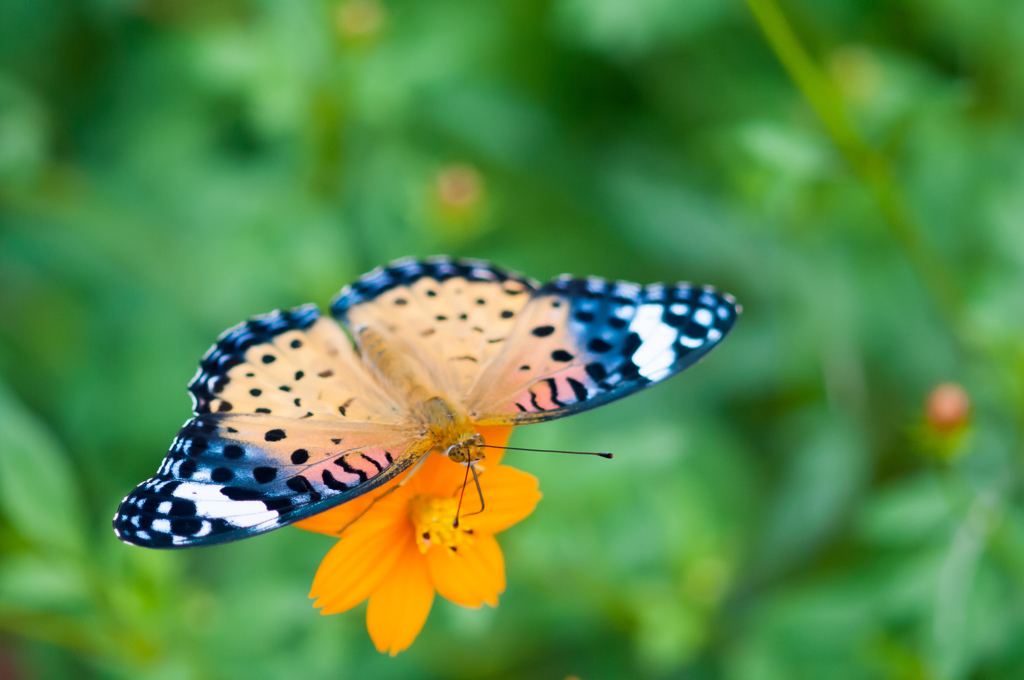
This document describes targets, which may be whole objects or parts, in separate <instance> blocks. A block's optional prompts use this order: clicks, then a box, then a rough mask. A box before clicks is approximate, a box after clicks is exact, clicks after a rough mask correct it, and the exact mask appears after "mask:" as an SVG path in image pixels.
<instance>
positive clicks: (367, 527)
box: [309, 512, 415, 614]
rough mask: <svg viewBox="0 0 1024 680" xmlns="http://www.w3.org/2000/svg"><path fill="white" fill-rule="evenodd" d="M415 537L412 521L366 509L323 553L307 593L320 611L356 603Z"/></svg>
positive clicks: (343, 608)
mask: <svg viewBox="0 0 1024 680" xmlns="http://www.w3.org/2000/svg"><path fill="white" fill-rule="evenodd" d="M409 545H412V546H415V541H414V539H413V535H412V525H411V524H409V522H408V521H406V522H397V523H396V522H394V521H391V520H390V518H387V517H384V518H381V517H378V516H376V515H375V514H374V513H372V512H371V513H367V514H366V515H365V516H364V517H362V518H361V519H360V520H359V521H358V522H356V523H355V524H353V525H352V526H350V527H349V528H348V529H347V530H346V531H345V535H344V536H343V537H342V539H341V540H340V541H338V543H337V544H336V545H335V546H334V547H333V548H331V551H330V552H328V553H327V556H326V557H324V559H323V562H321V563H320V568H319V569H317V572H316V576H315V577H314V578H313V587H312V589H311V590H310V593H309V596H310V597H315V598H316V602H314V603H313V606H314V607H320V608H321V610H322V611H321V612H320V613H321V614H335V613H337V612H343V611H346V610H348V609H351V608H352V607H354V606H356V605H357V604H359V603H360V602H362V601H363V600H365V599H366V598H367V597H369V596H370V594H371V593H372V592H373V591H374V590H375V589H376V588H377V587H378V586H379V585H380V584H381V583H382V582H383V581H384V580H385V579H387V578H389V577H391V575H392V573H393V572H394V571H395V568H396V565H397V564H398V561H399V559H400V558H401V556H402V555H403V551H404V548H406V547H407V546H409Z"/></svg>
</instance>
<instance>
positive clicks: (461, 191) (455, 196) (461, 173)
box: [435, 164, 483, 210]
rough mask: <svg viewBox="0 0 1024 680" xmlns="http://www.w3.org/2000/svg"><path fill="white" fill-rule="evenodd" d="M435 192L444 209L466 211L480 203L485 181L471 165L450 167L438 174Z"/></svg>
mask: <svg viewBox="0 0 1024 680" xmlns="http://www.w3.org/2000/svg"><path fill="white" fill-rule="evenodd" d="M435 191H436V192H437V198H438V200H439V201H440V203H441V205H442V206H443V207H444V208H447V209H449V210H466V209H467V208H472V207H473V206H475V205H476V204H477V203H479V202H480V197H481V195H482V194H483V180H482V179H481V178H480V173H479V172H477V171H476V168H474V167H473V166H471V165H465V164H456V165H449V166H447V167H445V168H442V169H441V171H440V172H438V173H437V178H436V180H435Z"/></svg>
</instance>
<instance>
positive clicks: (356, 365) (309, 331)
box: [189, 305, 401, 422]
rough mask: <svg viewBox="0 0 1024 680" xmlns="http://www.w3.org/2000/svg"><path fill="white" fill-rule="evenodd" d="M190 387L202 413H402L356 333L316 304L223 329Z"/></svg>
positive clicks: (395, 417)
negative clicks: (357, 347)
mask: <svg viewBox="0 0 1024 680" xmlns="http://www.w3.org/2000/svg"><path fill="white" fill-rule="evenodd" d="M189 390H190V391H191V392H192V395H193V397H194V399H195V411H196V413H210V412H213V413H257V414H263V415H275V416H284V417H287V418H314V419H316V418H321V419H322V418H328V419H335V418H339V417H340V418H344V419H347V420H350V421H368V422H398V421H399V420H400V419H401V414H400V413H399V412H398V411H397V410H396V407H395V405H394V403H393V402H392V401H391V400H390V399H388V397H387V396H386V395H385V394H384V392H383V390H382V389H381V388H380V387H379V386H378V385H377V383H376V381H375V380H374V379H373V376H372V375H371V374H370V372H369V371H368V370H367V368H366V366H365V365H364V364H363V363H362V362H361V361H360V360H359V357H358V355H356V353H355V352H354V351H353V347H352V341H351V340H349V338H348V336H347V335H345V333H344V331H342V330H341V328H339V327H338V325H337V323H335V322H334V321H333V320H332V319H329V318H322V317H320V315H319V311H318V310H317V309H316V307H315V306H313V305H305V306H303V307H299V308H297V309H294V310H291V311H276V312H271V313H270V314H265V315H263V316H259V317H256V318H254V319H250V320H249V321H246V322H243V323H241V324H239V325H237V326H235V327H234V328H232V329H230V330H228V331H227V332H225V333H224V334H222V335H221V337H220V338H219V339H218V341H217V343H216V344H215V345H214V346H213V347H211V348H210V351H208V352H207V353H206V356H204V357H203V360H202V361H201V362H200V368H199V373H198V374H197V375H196V377H195V378H194V379H193V381H192V383H191V384H190V385H189Z"/></svg>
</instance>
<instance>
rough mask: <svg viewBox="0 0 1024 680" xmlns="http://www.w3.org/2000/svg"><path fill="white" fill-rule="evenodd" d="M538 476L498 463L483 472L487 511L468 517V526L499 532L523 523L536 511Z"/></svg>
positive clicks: (482, 478) (493, 532)
mask: <svg viewBox="0 0 1024 680" xmlns="http://www.w3.org/2000/svg"><path fill="white" fill-rule="evenodd" d="M538 486H539V484H538V482H537V478H536V477H534V476H533V475H531V474H529V473H527V472H523V471H522V470H517V469H515V468H512V467H509V466H507V465H498V466H496V467H493V468H491V469H490V470H488V471H487V474H485V475H480V489H481V490H482V491H483V494H484V504H485V505H484V511H483V512H482V513H480V514H479V515H472V516H469V517H466V522H465V524H466V526H467V527H469V528H471V529H474V530H476V531H480V532H483V533H487V534H496V533H498V532H499V531H504V530H505V529H508V528H509V527H510V526H512V525H513V524H516V523H517V522H521V521H523V520H524V519H526V517H527V516H528V515H529V514H530V513H531V512H533V509H534V508H535V507H536V506H537V502H538V501H539V500H540V498H541V493H540V491H538Z"/></svg>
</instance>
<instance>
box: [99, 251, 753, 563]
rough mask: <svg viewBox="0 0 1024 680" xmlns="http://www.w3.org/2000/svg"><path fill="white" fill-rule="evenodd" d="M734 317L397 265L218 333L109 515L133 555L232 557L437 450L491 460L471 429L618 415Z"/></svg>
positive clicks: (653, 294) (644, 289)
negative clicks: (177, 412)
mask: <svg viewBox="0 0 1024 680" xmlns="http://www.w3.org/2000/svg"><path fill="white" fill-rule="evenodd" d="M740 311H741V308H740V306H739V305H738V304H737V303H736V300H735V299H734V298H733V297H732V296H730V295H725V294H722V293H719V292H717V291H715V290H714V289H713V288H711V287H709V286H694V285H691V284H689V283H677V284H672V285H665V284H660V283H658V284H652V285H648V286H640V285H639V284H635V283H627V282H623V281H614V282H613V281H607V280H604V279H601V278H597V277H589V278H585V279H575V278H571V277H569V276H568V275H564V276H560V277H558V278H555V279H554V280H552V281H550V282H549V283H546V284H543V285H541V284H539V283H538V282H536V281H534V280H532V279H529V278H526V277H524V276H522V275H520V274H517V273H514V272H511V271H506V270H503V269H500V268H498V267H495V266H493V265H491V264H489V263H487V262H483V261H479V260H467V259H451V258H448V257H433V258H428V259H426V260H415V259H411V258H407V259H403V260H398V261H396V262H393V263H391V264H390V265H388V266H387V267H378V268H377V269H375V270H373V271H371V272H369V273H368V274H366V275H364V276H363V277H361V278H360V279H359V280H358V281H356V282H355V283H354V284H352V285H350V286H346V287H345V288H343V289H342V290H341V292H340V293H339V294H338V295H337V297H335V299H334V300H333V301H332V303H331V306H330V316H323V315H321V313H320V311H319V309H318V308H317V307H316V306H315V305H312V304H307V305H303V306H301V307H297V308H295V309H292V310H287V311H286V310H278V311H274V312H270V313H269V314H265V315H262V316H257V317H255V318H252V319H250V320H248V321H245V322H243V323H241V324H239V325H237V326H235V327H233V328H230V329H229V330H227V331H225V332H224V333H223V334H222V335H221V336H220V337H219V338H218V339H217V342H216V343H215V344H214V345H213V346H212V347H211V348H210V349H209V351H207V352H206V354H205V355H204V356H203V358H202V360H201V361H200V364H199V371H198V373H197V374H196V376H195V377H194V378H193V380H192V382H191V383H190V384H189V386H188V389H189V392H190V393H191V394H192V399H193V402H194V404H193V417H192V418H190V419H189V420H188V421H186V423H185V425H184V426H183V427H182V428H181V431H180V432H178V435H177V436H176V437H175V438H174V441H173V443H172V444H171V447H170V450H169V451H168V452H167V455H166V457H165V458H164V459H163V462H162V463H161V465H160V468H159V469H158V470H157V473H156V475H155V476H154V477H153V478H151V479H149V480H147V481H145V482H143V483H142V484H140V485H139V486H138V487H136V488H135V490H134V491H132V492H131V493H130V494H129V495H128V496H127V497H126V498H125V499H124V500H123V501H122V502H121V505H120V507H119V508H118V510H117V513H116V515H115V516H114V531H115V532H116V534H117V536H118V537H119V538H120V539H121V540H122V541H125V542H127V543H132V544H135V545H140V546H145V547H151V548H173V547H187V546H198V545H211V544H216V543H224V542H228V541H234V540H237V539H241V538H246V537H248V536H253V535H256V534H260V533H263V532H266V531H270V530H271V529H276V528H278V527H281V526H285V525H288V524H291V523H293V522H296V521H298V520H300V519H304V518H306V517H310V516H311V515H315V514H317V513H320V512H323V511H324V510H327V509H328V508H330V507H332V506H335V505H338V504H340V503H344V502H345V501H347V500H350V499H352V498H354V497H356V496H359V495H362V494H365V493H367V492H368V491H370V490H372V489H374V488H377V487H379V486H380V485H382V484H384V483H385V482H387V481H388V480H390V479H393V478H394V477H395V476H396V475H398V474H400V473H402V472H403V471H405V470H407V469H409V468H410V466H413V465H414V464H415V463H416V462H417V461H419V460H420V459H422V458H423V456H425V455H426V454H427V453H429V452H431V451H439V452H442V453H445V454H447V455H448V456H449V457H450V458H451V459H452V460H455V461H456V462H469V463H472V462H473V461H475V460H479V459H480V458H481V457H482V453H481V448H482V446H483V445H484V442H483V440H482V438H481V436H480V435H478V434H477V433H476V430H475V426H517V425H524V424H528V423H537V422H542V421H547V420H552V419H554V418H561V417H563V416H567V415H571V414H573V413H578V412H580V411H584V410H587V409H590V408H594V407H595V406H600V405H601V404H605V403H607V402H610V401H613V400H615V399H619V398H621V397H624V396H626V395H627V394H631V393H633V392H636V391H637V390H640V389H643V388H645V387H648V386H649V385H652V384H653V383H656V382H659V381H661V380H664V379H665V378H668V377H669V376H671V375H674V374H676V373H678V372H680V371H682V370H683V369H685V368H687V367H689V366H691V365H692V364H693V363H694V362H696V361H697V360H698V359H700V358H701V357H703V356H704V355H705V354H707V353H708V352H709V351H710V350H711V349H712V348H713V347H715V346H716V345H717V344H718V343H719V342H721V340H722V338H724V337H725V335H726V334H727V333H728V332H729V331H730V330H731V329H732V327H733V325H734V323H735V321H736V318H737V316H738V314H739V313H740Z"/></svg>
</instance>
